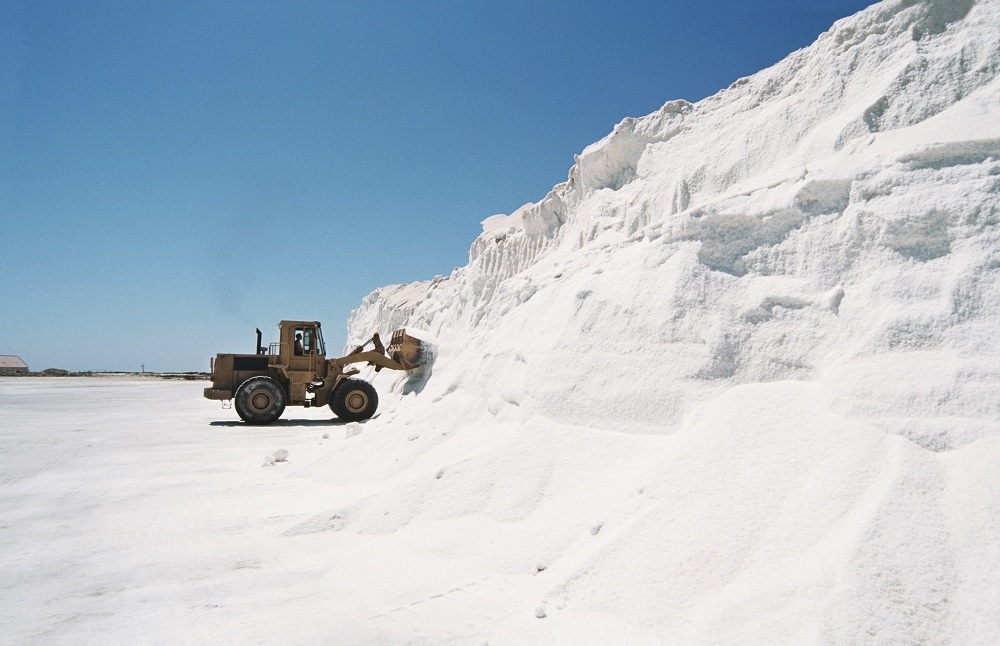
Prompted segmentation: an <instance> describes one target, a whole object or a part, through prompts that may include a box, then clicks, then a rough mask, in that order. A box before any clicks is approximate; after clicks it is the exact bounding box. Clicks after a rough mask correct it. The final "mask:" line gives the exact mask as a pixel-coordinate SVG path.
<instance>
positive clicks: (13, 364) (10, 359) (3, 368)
mask: <svg viewBox="0 0 1000 646" xmlns="http://www.w3.org/2000/svg"><path fill="white" fill-rule="evenodd" d="M26 374H28V364H26V363H25V362H23V361H21V357H15V356H14V355H12V354H0V375H26Z"/></svg>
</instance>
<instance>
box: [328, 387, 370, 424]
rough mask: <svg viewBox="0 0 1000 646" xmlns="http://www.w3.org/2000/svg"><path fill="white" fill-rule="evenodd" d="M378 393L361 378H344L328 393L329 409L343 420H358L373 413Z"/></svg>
mask: <svg viewBox="0 0 1000 646" xmlns="http://www.w3.org/2000/svg"><path fill="white" fill-rule="evenodd" d="M376 409H378V393H377V392H375V387H374V386H372V385H371V384H370V383H368V382H367V381H364V380H362V379H345V380H343V381H342V382H340V383H339V384H338V385H337V387H336V388H334V389H333V392H332V393H331V394H330V410H332V411H333V414H334V415H336V416H337V417H339V418H340V419H342V420H344V421H345V422H360V421H362V420H365V419H368V418H369V417H371V416H372V415H374V414H375V410H376Z"/></svg>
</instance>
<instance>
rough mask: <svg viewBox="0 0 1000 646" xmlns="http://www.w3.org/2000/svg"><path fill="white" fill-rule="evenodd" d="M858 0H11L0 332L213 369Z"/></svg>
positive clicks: (0, 129)
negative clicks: (626, 126) (618, 130)
mask: <svg viewBox="0 0 1000 646" xmlns="http://www.w3.org/2000/svg"><path fill="white" fill-rule="evenodd" d="M868 4H870V2H867V1H865V0H756V1H754V0H749V1H746V2H721V1H718V0H703V1H701V2H690V1H688V0H685V1H683V2H682V1H673V0H661V1H652V0H650V1H639V0H616V1H615V2H590V1H586V0H579V1H577V2H565V1H556V2H546V1H544V0H528V1H523V2H522V1H513V2H504V1H494V2H476V1H475V0H465V1H460V0H453V1H426V2H419V1H417V2H405V1H402V0H400V1H388V0H367V1H364V2H358V1H356V0H353V1H351V2H346V1H340V0H330V1H326V2H323V1H319V0H308V1H297V0H283V1H281V2H277V1H273V2H262V1H254V0H249V1H242V2H218V1H213V0H196V1H189V0H174V1H173V2H148V1H142V0H121V1H102V0H91V1H87V2H57V1H54V0H24V1H17V0H14V1H13V2H12V1H11V0H0V249H2V253H3V260H2V270H0V271H2V274H0V354H16V355H20V356H21V357H22V358H23V359H24V360H25V361H26V362H27V363H28V365H29V366H30V367H31V368H32V369H33V370H41V369H44V368H50V367H59V368H66V369H72V370H86V369H96V370H138V369H139V367H140V365H141V364H145V367H146V369H147V370H154V371H174V370H205V369H207V366H208V359H209V357H210V356H213V355H214V354H215V353H216V352H252V349H253V346H254V341H255V339H254V328H255V327H260V328H261V329H262V330H263V331H264V332H265V340H267V339H271V338H273V337H274V335H275V334H276V329H277V328H276V327H275V324H276V323H277V322H278V321H279V320H280V319H282V318H299V319H309V320H312V319H317V320H321V321H323V322H324V330H325V333H326V337H327V343H328V345H330V346H333V347H334V348H335V349H338V350H339V348H340V347H341V346H342V344H343V343H344V337H345V326H346V320H347V316H348V315H349V313H350V311H351V310H352V309H354V308H356V307H357V306H358V304H359V303H360V301H361V299H362V298H363V297H364V296H365V295H366V294H368V293H369V292H371V291H372V290H374V289H376V288H377V287H380V286H382V285H387V284H392V283H402V282H412V281H415V280H423V279H427V278H432V277H433V276H435V275H438V274H441V275H446V274H448V273H450V272H451V271H452V269H453V268H454V267H457V266H461V265H464V264H465V263H466V261H467V252H468V248H469V245H470V244H471V242H472V241H473V239H474V238H475V237H476V235H478V233H479V232H480V230H481V229H480V226H479V222H480V221H481V220H483V219H484V218H486V217H488V216H490V215H493V214H495V213H510V212H511V211H513V210H514V209H516V208H517V207H519V206H521V205H522V204H524V203H525V202H529V201H537V200H539V199H540V198H542V197H543V196H544V195H545V194H546V193H547V192H548V190H549V189H550V188H551V187H552V186H553V185H554V184H557V183H559V182H562V181H564V180H565V179H566V174H567V172H568V170H569V167H570V166H571V165H572V163H573V155H574V154H575V153H578V152H580V151H582V150H583V148H584V147H586V146H587V145H589V144H591V143H593V142H595V141H597V140H598V139H600V138H601V137H603V136H604V135H606V134H607V133H608V132H610V131H611V130H612V128H613V127H614V125H615V124H616V123H617V122H619V121H621V120H622V119H623V118H625V117H629V116H642V115H645V114H648V113H650V112H653V111H655V110H656V109H658V108H659V107H660V106H661V105H663V104H664V103H665V102H667V101H669V100H672V99H676V98H684V99H688V100H690V101H697V100H699V99H702V98H704V97H706V96H709V95H711V94H714V93H715V92H717V91H719V90H721V89H722V88H725V87H726V86H728V85H729V84H730V83H732V82H733V81H734V80H736V79H737V78H740V77H742V76H747V75H749V74H752V73H754V72H757V71H759V70H760V69H763V68H765V67H767V66H769V65H772V64H774V63H776V62H777V61H779V60H781V59H782V58H784V57H785V56H786V55H787V54H789V53H790V52H792V51H794V50H796V49H798V48H801V47H804V46H806V45H808V44H809V43H811V42H812V41H813V40H815V38H816V37H817V36H818V35H819V34H820V33H822V32H823V31H825V30H826V29H828V28H829V27H830V25H832V23H833V22H834V21H835V20H837V19H839V18H842V17H844V16H847V15H850V14H852V13H855V12H856V11H858V10H860V9H862V8H864V7H865V6H867V5H868Z"/></svg>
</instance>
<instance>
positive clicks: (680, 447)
mask: <svg viewBox="0 0 1000 646" xmlns="http://www.w3.org/2000/svg"><path fill="white" fill-rule="evenodd" d="M998 76H1000V2H997V1H994V0H977V1H973V0H922V1H918V0H886V1H885V2H881V3H878V4H875V5H873V6H871V7H869V8H868V9H866V10H864V11H862V12H860V13H858V14H857V15H855V16H852V17H850V18H847V19H844V20H841V21H839V22H837V23H836V24H835V25H834V26H833V27H832V28H831V29H830V30H829V31H828V32H826V33H824V34H822V35H821V36H820V37H819V39H818V40H817V41H816V42H815V43H814V44H812V45H811V46H809V47H807V48H805V49H802V50H800V51H797V52H794V53H793V54H791V55H790V56H789V57H788V58H786V59H785V60H784V61H782V62H780V63H778V64H777V65H775V66H773V67H771V68H769V69H766V70H764V71H762V72H760V73H758V74H755V75H754V76H751V77H748V78H743V79H740V80H739V81H737V82H735V83H734V84H733V85H732V86H730V87H729V88H727V89H725V90H723V91H721V92H719V93H718V94H716V95H715V96H712V97H709V98H707V99H704V100H702V101H699V102H698V103H695V104H691V103H688V102H686V101H683V100H678V101H671V102H669V103H667V104H666V105H664V106H663V108H661V109H660V110H659V111H657V112H655V113H653V114H651V115H648V116H646V117H642V118H637V119H633V118H629V119H625V120H624V121H622V122H621V123H619V124H618V125H617V126H616V127H615V128H614V131H613V132H612V133H611V134H609V135H608V136H607V137H605V138H604V139H602V140H601V141H599V142H597V143H595V144H593V145H591V146H589V147H587V148H586V149H585V150H584V151H583V153H582V154H580V155H579V156H577V157H576V159H575V164H574V165H573V167H572V168H571V169H570V172H569V178H568V180H567V181H566V182H565V183H562V184H559V185H558V186H556V187H554V188H553V189H552V191H551V192H550V193H549V194H548V195H546V196H545V197H544V198H543V199H542V200H541V201H539V202H538V203H535V204H527V205H525V206H524V207H522V208H521V209H519V210H518V211H516V212H515V213H513V214H511V215H509V216H504V215H498V216H493V217H491V218H488V219H487V220H486V221H484V223H483V225H484V232H483V233H482V235H480V236H479V238H477V239H476V240H475V242H474V243H473V245H472V248H471V250H470V253H469V264H468V265H467V266H465V267H462V268H459V269H456V270H455V271H454V272H453V273H452V274H451V275H450V276H447V277H439V278H436V279H434V280H433V281H428V282H420V283H414V284H411V285H405V286H392V287H385V288H382V289H379V290H377V291H376V292H374V293H373V294H371V295H369V296H368V297H367V298H366V299H365V301H364V302H363V303H362V305H361V307H360V308H359V309H358V310H357V311H355V312H354V314H353V315H352V318H351V321H350V331H351V332H350V333H351V335H352V337H354V338H353V340H354V341H357V340H360V336H361V335H362V334H366V333H368V332H370V331H371V330H373V329H379V330H382V331H383V332H388V331H389V330H391V329H394V328H396V327H398V326H401V325H407V326H411V327H416V328H423V329H425V330H427V331H428V332H429V333H430V334H432V335H434V336H435V337H436V338H437V339H438V340H439V348H438V357H437V361H436V362H435V364H434V366H433V375H432V376H431V377H430V378H429V379H427V378H414V377H412V376H411V377H410V378H409V379H408V380H405V381H400V382H397V383H396V384H394V385H393V386H392V387H391V389H390V392H387V393H386V394H384V395H383V397H384V399H386V400H387V402H386V403H387V404H388V405H387V406H386V407H385V408H384V410H385V411H386V412H385V413H383V416H382V419H383V421H385V420H389V421H390V422H391V425H388V426H385V427H381V426H379V429H381V430H380V431H379V432H382V433H390V432H391V429H393V428H396V427H397V425H401V426H405V425H407V424H412V423H415V422H417V423H420V424H424V425H427V424H432V425H433V424H437V425H438V427H439V428H440V429H442V431H443V436H447V442H445V440H442V442H445V443H444V444H440V443H437V444H432V445H429V446H427V447H426V448H425V449H421V450H422V451H423V453H421V454H420V456H419V457H417V456H410V457H408V459H407V460H405V461H404V462H405V465H406V467H399V469H400V471H398V472H394V473H396V476H397V477H398V478H400V480H401V482H409V481H411V480H412V481H414V482H415V481H416V480H417V479H418V477H419V474H417V473H415V472H413V470H412V468H411V470H410V471H407V470H406V468H410V467H411V465H416V464H422V465H426V464H432V463H435V462H434V461H435V460H437V463H440V464H441V465H443V466H444V471H448V470H451V472H453V473H454V474H455V475H456V477H455V480H454V484H453V486H456V487H461V488H463V489H465V490H467V491H468V490H473V491H480V492H481V496H480V498H478V500H479V502H478V503H477V504H473V505H466V506H465V508H461V509H448V510H447V511H445V510H444V509H445V506H442V505H441V504H439V503H440V496H442V495H445V494H443V493H442V491H445V489H442V488H438V489H432V488H429V487H424V486H421V487H419V488H410V489H409V493H406V494H404V493H402V492H403V491H404V490H407V488H408V487H409V485H404V484H400V485H399V488H398V489H396V490H387V491H385V492H382V494H380V497H378V500H380V501H381V502H382V503H386V501H387V500H388V499H390V498H392V497H393V496H397V497H400V499H402V497H403V496H404V495H405V496H409V498H407V499H408V500H410V501H411V504H410V509H411V513H410V515H409V516H408V518H407V520H406V521H405V522H406V523H411V522H418V521H424V522H439V521H442V520H448V521H451V522H455V521H459V520H461V519H469V518H473V517H475V518H482V517H485V518H487V519H489V521H491V522H493V523H495V524H496V526H498V527H499V526H503V523H505V522H512V521H513V520H519V521H522V522H524V523H525V524H524V525H523V527H524V528H529V527H532V528H534V529H533V530H531V531H532V532H533V533H532V534H531V535H532V536H533V539H532V540H536V541H537V545H536V547H537V548H538V551H540V552H544V553H545V554H546V555H547V556H545V559H546V560H547V561H548V562H549V564H550V567H549V568H548V572H547V576H549V577H550V578H549V579H548V581H547V582H546V583H545V584H544V588H543V590H542V592H540V593H539V598H538V599H533V600H531V601H530V604H531V606H532V607H534V606H535V605H539V606H540V607H541V608H544V609H547V610H546V611H547V613H548V617H547V618H546V619H545V621H538V620H534V619H533V618H532V621H527V622H518V621H514V620H510V621H508V622H507V623H504V622H503V621H500V623H498V624H497V625H496V627H495V628H494V630H495V631H497V632H494V633H490V634H493V635H494V637H496V636H498V635H499V636H506V637H508V638H510V639H512V640H515V641H517V640H524V642H532V641H535V642H538V643H545V642H546V640H554V641H556V642H558V641H559V640H560V639H562V638H566V639H571V638H573V637H575V638H581V639H583V641H588V640H594V641H595V643H596V642H600V641H601V640H602V639H603V638H605V637H606V638H610V639H612V641H615V638H617V637H621V636H622V635H625V634H629V635H630V639H631V640H632V641H635V642H641V641H643V640H644V639H650V640H652V639H654V638H656V639H659V638H663V639H668V640H670V639H673V640H679V642H681V643H715V642H718V643H740V642H747V641H749V642H755V643H941V642H949V643H962V644H973V643H982V644H986V643H1000V621H998V620H997V619H996V617H997V615H996V608H998V607H1000V539H998V536H1000V532H998V531H997V530H998V529H1000V334H998V332H1000V78H998ZM424 377H426V375H425V376H424ZM385 379H387V378H385ZM393 393H394V394H395V397H396V398H398V399H394V395H393ZM378 421H379V420H378V419H376V420H375V422H378ZM504 433H507V434H511V437H512V438H517V441H513V440H512V441H509V442H506V443H499V444H497V443H486V442H483V441H481V439H477V438H481V437H483V436H495V435H498V434H500V435H502V434H504ZM463 437H464V441H463V440H462V438H463ZM540 438H541V439H540ZM449 442H450V443H451V448H450V449H448V450H445V449H444V448H443V447H445V446H446V445H447V444H448V443H449ZM588 447H589V448H588ZM390 459H397V460H398V459H399V455H394V456H393V457H391V458H390V457H386V462H387V464H386V465H384V468H385V469H390V467H389V465H388V462H389V461H390ZM463 465H464V467H465V468H463ZM370 467H371V465H368V466H366V468H370ZM413 468H415V467H413ZM574 471H579V472H578V473H576V474H575V475H570V474H571V473H572V472H574ZM437 477H438V479H440V478H441V472H438V473H437ZM574 478H575V479H574ZM442 486H444V485H443V484H442ZM510 491H515V492H516V493H515V494H511V493H509V492H510ZM503 492H508V493H503ZM588 496H589V497H590V500H589V502H588V501H584V500H582V497H588ZM414 501H416V502H414ZM369 502H371V501H369ZM588 505H591V506H588ZM595 506H596V509H595ZM556 509H561V510H563V511H564V517H563V518H562V520H563V521H565V522H564V523H563V524H560V523H558V522H555V521H551V520H550V521H545V520H542V519H541V516H542V513H543V512H542V510H547V511H548V512H549V513H557V512H554V511H553V510H556ZM431 510H434V511H431ZM587 513H590V514H591V516H590V517H588V516H587ZM574 514H575V515H574ZM587 518H594V519H596V520H594V525H593V527H594V528H596V529H598V530H599V531H600V533H599V535H598V532H596V531H592V532H590V533H587V532H581V533H580V536H577V534H574V533H573V532H574V531H576V530H574V529H571V528H570V527H569V526H570V525H572V522H570V520H569V519H575V520H576V521H579V522H583V521H584V519H587ZM379 522H384V521H381V520H379V521H376V520H374V519H373V518H369V519H367V520H366V519H365V518H355V519H354V520H353V521H352V522H349V523H348V524H347V528H348V529H354V530H355V531H376V530H378V531H383V530H385V529H386V528H385V527H382V526H376V525H377V523H379ZM352 523H353V524H352ZM564 525H565V527H564ZM395 528H396V527H394V528H392V529H393V530H394V529H395ZM526 531H528V530H526ZM585 533H586V534H588V535H587V536H586V537H582V534H585ZM587 540H590V541H594V542H592V543H589V544H587V543H585V541H587ZM521 547H524V545H521ZM511 550H512V553H513V551H516V550H515V548H511ZM517 558H518V557H516V556H512V557H511V559H512V562H513V561H517ZM532 558H536V556H535V555H525V556H524V559H525V560H526V561H527V560H530V559H532ZM510 567H511V568H514V566H513V565H511V566H510ZM526 603H529V602H526ZM539 614H540V615H541V614H545V613H544V612H542V613H539ZM560 617H561V618H562V619H561V620H560V619H559V618H560ZM498 621H499V620H498ZM560 621H561V623H560ZM623 626H628V627H629V628H628V629H627V630H626V632H625V633H622V632H621V631H622V630H625V629H624V628H623ZM574 631H575V632H574ZM628 631H633V632H631V633H629V632H628ZM607 643H610V642H607Z"/></svg>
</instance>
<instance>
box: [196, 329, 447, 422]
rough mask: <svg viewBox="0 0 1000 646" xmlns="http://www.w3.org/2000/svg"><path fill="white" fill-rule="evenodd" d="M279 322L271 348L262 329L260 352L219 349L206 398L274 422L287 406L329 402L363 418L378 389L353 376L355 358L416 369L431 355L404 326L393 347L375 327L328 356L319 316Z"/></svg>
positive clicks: (347, 417) (247, 417)
mask: <svg viewBox="0 0 1000 646" xmlns="http://www.w3.org/2000/svg"><path fill="white" fill-rule="evenodd" d="M278 327H279V328H280V329H281V336H280V341H278V342H277V343H271V344H270V345H269V346H268V347H267V348H265V347H264V346H263V345H262V344H261V338H262V335H261V331H260V330H257V352H256V353H255V354H217V355H216V356H215V358H214V359H212V361H211V373H212V386H211V388H206V389H205V398H206V399H216V400H222V401H224V402H225V401H232V402H233V405H234V406H235V408H236V413H237V414H238V415H239V416H240V418H242V419H243V421H245V422H246V423H248V424H270V423H271V422H273V421H275V420H277V419H278V418H279V417H281V414H282V413H283V412H284V410H285V406H304V407H306V408H310V407H316V406H327V405H329V407H330V410H332V411H333V412H334V414H335V415H336V416H337V417H339V418H340V419H342V420H344V421H347V422H358V421H361V420H365V419H368V418H369V417H371V416H372V415H374V414H375V410H376V409H377V408H378V394H377V393H376V392H375V388H374V387H373V386H372V385H371V384H370V383H368V382H367V381H364V380H363V379H355V378H352V377H353V376H354V375H356V374H358V372H359V370H358V368H356V367H354V366H353V365H352V364H358V363H366V364H368V365H373V366H375V371H376V372H377V371H379V370H381V369H382V368H390V369H392V370H412V369H413V368H417V367H419V366H421V365H423V364H424V362H425V360H426V358H427V357H426V356H425V352H424V346H423V343H422V342H421V341H420V339H418V338H416V337H414V336H411V335H409V334H407V333H406V330H405V329H399V330H396V331H395V332H393V333H392V339H391V340H390V343H389V347H388V349H387V348H385V346H383V345H382V340H381V339H380V338H379V335H378V333H375V334H374V335H372V338H371V339H370V340H368V341H366V342H365V343H363V344H362V345H360V346H358V347H357V348H355V349H354V351H353V352H351V353H350V354H348V355H346V356H343V357H339V358H336V359H328V358H327V357H326V348H325V347H324V345H323V333H322V330H321V328H320V324H319V322H318V321H282V322H281V323H279V324H278ZM369 344H371V346H372V349H370V350H367V349H366V348H367V347H368V345H369ZM348 366H351V367H348Z"/></svg>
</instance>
